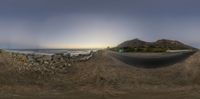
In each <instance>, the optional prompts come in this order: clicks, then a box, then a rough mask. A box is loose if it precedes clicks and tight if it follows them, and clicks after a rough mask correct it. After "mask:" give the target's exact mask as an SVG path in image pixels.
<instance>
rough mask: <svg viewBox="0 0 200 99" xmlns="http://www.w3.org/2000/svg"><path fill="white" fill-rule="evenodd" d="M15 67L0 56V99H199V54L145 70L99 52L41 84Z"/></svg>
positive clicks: (41, 81) (35, 78) (37, 79)
mask: <svg viewBox="0 0 200 99" xmlns="http://www.w3.org/2000/svg"><path fill="white" fill-rule="evenodd" d="M16 65H17V64H13V65H11V64H10V60H8V59H7V58H6V56H4V55H1V56H0V68H1V71H0V83H1V85H0V99H27V98H29V99H199V98H200V91H199V90H200V77H199V75H200V52H197V53H195V54H194V55H192V56H190V57H189V58H188V59H187V60H185V61H183V62H180V63H176V64H173V65H171V66H168V67H163V68H156V69H144V68H137V67H134V66H130V65H127V64H125V63H123V62H121V61H118V60H117V59H115V58H114V57H111V56H110V55H108V54H107V52H106V51H101V52H98V53H97V55H95V57H94V58H93V59H91V60H89V61H87V62H82V63H76V64H74V66H72V67H71V68H70V69H69V72H68V73H66V74H58V76H57V75H56V76H55V78H54V76H53V75H50V76H48V77H46V75H42V76H44V77H46V78H51V79H46V80H44V81H43V79H39V78H37V77H32V76H33V75H35V73H30V74H29V73H28V74H27V73H25V74H26V75H25V74H24V73H21V72H20V73H19V72H17V71H14V69H15V68H14V67H13V66H16ZM28 75H29V76H28ZM38 77H40V76H38ZM52 78H54V79H53V80H52ZM28 82H29V83H28Z"/></svg>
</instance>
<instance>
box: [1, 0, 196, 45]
mask: <svg viewBox="0 0 200 99" xmlns="http://www.w3.org/2000/svg"><path fill="white" fill-rule="evenodd" d="M180 2H182V3H181V4H180ZM199 3H200V1H197V0H192V1H190V2H189V0H97V1H96V0H95V1H94V0H84V1H83V0H75V1H74V0H56V1H55V0H42V1H41V0H1V1H0V7H1V9H0V13H1V16H0V35H1V36H0V48H6V49H12V48H21V49H25V48H36V49H37V48H106V47H107V46H111V47H113V46H117V45H118V44H119V43H121V42H123V41H126V40H131V39H134V38H139V39H142V40H145V41H155V40H158V39H171V40H178V41H181V42H184V43H186V44H188V45H191V46H194V47H200V40H199V36H200V33H199V31H200V28H199V27H200V14H199V11H200V7H199V5H197V4H199ZM172 4H173V5H172Z"/></svg>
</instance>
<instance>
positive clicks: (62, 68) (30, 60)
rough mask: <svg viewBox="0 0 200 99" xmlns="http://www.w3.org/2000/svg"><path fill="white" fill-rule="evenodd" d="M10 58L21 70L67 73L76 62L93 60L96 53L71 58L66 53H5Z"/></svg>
mask: <svg viewBox="0 0 200 99" xmlns="http://www.w3.org/2000/svg"><path fill="white" fill-rule="evenodd" d="M4 53H5V54H7V55H8V56H9V59H10V62H12V64H13V65H16V66H17V68H18V69H19V70H32V71H45V72H52V73H54V72H66V71H67V70H68V68H69V67H71V66H72V65H73V63H75V62H82V61H87V60H89V59H91V58H92V56H93V54H94V52H90V53H89V54H87V55H81V54H80V55H78V56H71V55H70V54H65V53H56V54H53V55H43V54H23V53H13V52H4Z"/></svg>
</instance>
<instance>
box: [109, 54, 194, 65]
mask: <svg viewBox="0 0 200 99" xmlns="http://www.w3.org/2000/svg"><path fill="white" fill-rule="evenodd" d="M194 53H195V52H182V53H181V52H180V53H164V54H162V53H150V54H149V53H117V52H111V51H108V54H109V55H111V56H113V57H114V58H117V59H118V60H120V61H122V62H124V63H126V64H129V65H132V66H135V67H141V68H159V67H164V66H169V65H172V64H175V63H177V62H181V61H183V60H185V59H187V58H188V57H189V56H190V55H192V54H194Z"/></svg>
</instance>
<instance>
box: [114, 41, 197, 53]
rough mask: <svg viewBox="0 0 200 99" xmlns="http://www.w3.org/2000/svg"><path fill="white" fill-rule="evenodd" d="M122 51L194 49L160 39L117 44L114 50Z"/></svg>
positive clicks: (177, 42)
mask: <svg viewBox="0 0 200 99" xmlns="http://www.w3.org/2000/svg"><path fill="white" fill-rule="evenodd" d="M119 49H123V50H124V51H126V52H165V51H166V50H185V49H192V50H195V49H196V48H194V47H191V46H189V45H186V44H184V43H182V42H180V41H176V40H168V39H161V40H157V41H156V42H146V41H142V40H140V39H133V40H129V41H125V42H123V43H121V44H119V45H118V46H117V47H115V48H114V50H119Z"/></svg>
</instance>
